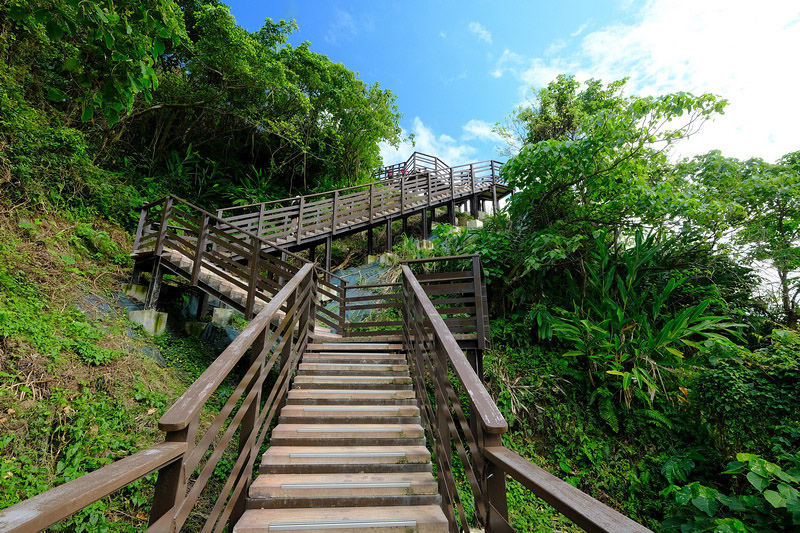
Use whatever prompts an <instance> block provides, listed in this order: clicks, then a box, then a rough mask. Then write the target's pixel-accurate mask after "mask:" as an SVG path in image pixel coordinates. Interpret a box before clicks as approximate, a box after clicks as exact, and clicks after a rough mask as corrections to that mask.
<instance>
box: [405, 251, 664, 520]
mask: <svg viewBox="0 0 800 533" xmlns="http://www.w3.org/2000/svg"><path fill="white" fill-rule="evenodd" d="M402 270H403V297H402V302H403V331H404V333H403V341H404V344H405V346H406V350H407V352H408V354H409V362H410V364H411V367H412V377H413V379H414V387H415V390H416V394H417V399H418V401H419V403H420V412H421V415H422V420H423V424H424V425H425V428H426V434H427V437H428V444H429V446H431V447H432V449H433V455H434V460H435V461H436V465H437V469H436V470H437V472H438V478H439V493H440V494H441V495H442V508H443V510H444V512H445V515H446V516H447V519H448V522H449V524H450V531H452V532H453V533H457V532H465V533H469V532H470V530H471V529H470V527H471V526H470V524H472V525H474V524H476V523H477V524H478V526H479V527H482V528H483V527H485V528H486V530H487V531H490V532H492V533H506V532H511V531H515V530H514V528H513V527H512V526H511V524H510V523H509V516H508V503H507V499H506V490H505V476H506V475H508V476H510V477H512V478H513V479H515V480H517V481H519V482H520V483H522V485H524V486H525V487H527V488H528V489H530V490H531V491H532V492H533V493H534V494H535V495H536V496H538V497H540V498H542V499H543V500H545V501H546V502H548V503H549V504H550V505H552V506H553V507H554V508H555V509H557V510H558V511H559V512H561V513H562V514H564V515H565V516H566V517H567V518H569V519H570V520H572V521H573V522H575V523H576V524H577V525H579V526H580V527H582V528H584V529H586V530H587V531H591V532H601V531H602V532H646V531H649V530H648V529H647V528H645V527H644V526H642V525H640V524H638V523H636V522H634V521H633V520H631V519H630V518H628V517H626V516H624V515H622V514H620V513H618V512H617V511H615V510H613V509H611V508H610V507H608V506H606V505H604V504H603V503H601V502H599V501H597V500H595V499H594V498H592V497H590V496H589V495H587V494H585V493H583V492H581V491H580V490H578V489H577V488H575V487H573V486H572V485H570V484H568V483H566V482H564V481H562V480H560V479H558V478H557V477H555V476H553V475H551V474H549V473H547V472H545V471H544V470H542V469H541V468H539V467H537V466H536V465H534V464H533V463H531V462H530V461H528V460H527V459H525V458H524V457H522V456H521V455H519V454H517V453H516V452H514V451H511V450H509V449H507V448H505V447H504V445H503V442H502V438H501V437H502V435H503V434H504V433H505V432H506V431H507V430H508V425H507V424H506V421H505V420H504V419H503V416H502V414H501V413H500V410H499V409H498V408H497V406H496V405H495V403H494V401H493V400H492V398H491V397H490V396H489V393H488V392H487V390H486V388H485V387H484V385H483V383H482V379H481V377H480V376H478V374H477V373H476V372H475V370H474V368H473V365H472V364H470V361H468V359H467V357H466V356H465V355H464V352H463V351H462V350H461V348H459V346H458V342H457V341H456V339H455V337H454V336H453V334H452V333H451V332H450V330H449V328H448V327H447V325H446V324H445V322H444V320H443V319H442V317H441V316H440V314H439V313H438V312H437V311H436V308H435V307H434V301H432V300H431V299H430V298H429V297H428V295H427V294H426V291H425V290H424V289H423V287H422V285H421V283H420V281H419V280H418V279H417V276H415V275H414V273H413V272H412V270H411V268H410V267H409V266H408V265H403V266H402ZM462 398H466V402H467V404H468V405H467V406H466V408H465V407H464V406H462ZM453 450H455V454H454V453H453ZM459 471H463V472H464V475H465V477H466V482H467V485H468V489H469V492H471V496H472V499H473V501H474V505H473V506H470V505H466V506H465V505H464V501H463V500H462V495H461V494H460V493H459V490H458V487H459V485H458V483H457V480H456V474H455V472H459ZM471 503H473V502H471ZM470 507H472V508H473V509H474V513H475V514H474V517H473V516H469V515H468V512H467V509H469V508H470Z"/></svg>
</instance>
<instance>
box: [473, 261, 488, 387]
mask: <svg viewBox="0 0 800 533" xmlns="http://www.w3.org/2000/svg"><path fill="white" fill-rule="evenodd" d="M472 283H473V284H474V286H475V324H476V327H477V333H478V351H479V352H480V351H481V350H485V349H486V320H485V319H486V316H485V315H484V312H485V310H484V305H485V303H486V302H484V300H483V280H482V277H481V258H480V256H475V257H473V258H472ZM478 357H480V353H479V354H478ZM476 364H477V365H479V366H480V364H481V362H480V360H478V359H477V358H476ZM478 370H479V367H476V368H475V372H478ZM478 377H480V378H481V381H483V374H482V373H478Z"/></svg>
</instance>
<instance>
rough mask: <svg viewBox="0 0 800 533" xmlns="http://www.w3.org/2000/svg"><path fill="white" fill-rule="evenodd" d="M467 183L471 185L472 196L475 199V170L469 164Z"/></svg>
mask: <svg viewBox="0 0 800 533" xmlns="http://www.w3.org/2000/svg"><path fill="white" fill-rule="evenodd" d="M469 181H470V183H471V185H472V196H473V198H474V197H475V170H474V167H473V165H472V163H470V164H469Z"/></svg>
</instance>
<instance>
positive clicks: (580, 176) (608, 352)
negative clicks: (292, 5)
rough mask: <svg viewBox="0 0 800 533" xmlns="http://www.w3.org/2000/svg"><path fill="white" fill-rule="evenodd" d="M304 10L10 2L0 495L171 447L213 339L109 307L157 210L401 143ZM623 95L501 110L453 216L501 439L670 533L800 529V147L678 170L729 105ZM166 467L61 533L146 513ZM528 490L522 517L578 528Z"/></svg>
mask: <svg viewBox="0 0 800 533" xmlns="http://www.w3.org/2000/svg"><path fill="white" fill-rule="evenodd" d="M294 27H295V26H294V23H293V22H287V21H278V22H275V21H272V20H267V21H265V23H264V26H263V27H262V28H261V29H260V30H259V31H256V32H248V31H246V30H244V29H243V28H241V27H240V26H238V25H237V24H236V22H235V20H234V19H233V17H232V16H231V15H230V13H229V10H228V8H227V7H226V6H225V5H223V4H222V3H220V2H215V1H211V2H193V1H177V2H175V1H173V0H145V1H139V2H132V1H122V2H115V3H110V2H105V1H99V0H82V1H80V2H78V1H73V0H47V1H45V0H33V1H29V0H24V1H23V0H0V210H1V211H2V214H0V378H2V380H0V479H2V486H3V490H2V491H0V508H2V507H5V506H7V505H11V504H13V503H14V502H16V501H19V500H21V499H24V498H26V497H29V496H31V495H33V494H37V493H40V492H42V491H44V490H46V489H47V488H49V487H51V486H54V485H56V484H58V483H62V482H65V481H68V480H70V479H74V478H75V477H77V476H79V475H81V474H82V473H84V472H87V471H90V470H92V469H95V468H97V467H99V466H102V465H103V464H107V463H108V462H111V461H113V460H114V459H116V458H119V457H122V456H124V455H127V454H129V453H131V452H132V451H134V450H137V449H141V448H143V447H145V446H147V445H148V444H149V443H151V442H155V441H157V440H159V439H160V438H161V436H160V435H159V434H158V432H157V431H156V420H157V418H158V416H159V415H160V414H161V413H162V412H163V411H164V410H165V409H166V407H168V406H169V405H170V404H171V402H172V401H173V400H174V399H175V398H176V397H177V396H178V395H179V394H180V393H181V391H182V390H184V389H185V387H186V386H187V384H188V383H190V382H191V381H192V380H193V379H194V377H195V376H196V375H197V374H198V373H199V372H200V371H202V368H204V366H205V364H207V362H208V361H209V360H210V358H211V357H212V354H210V353H209V351H208V350H207V349H205V348H204V347H203V346H202V345H200V344H199V343H197V342H193V341H189V340H187V339H185V338H176V337H173V336H168V337H167V338H166V339H165V340H160V341H158V348H159V349H160V350H161V352H162V353H163V354H164V356H165V358H166V360H167V363H169V367H170V368H167V369H163V368H160V367H158V366H157V365H156V364H155V363H154V362H153V361H151V360H150V359H148V358H147V357H145V356H144V355H142V354H141V348H142V345H143V344H148V343H147V342H146V341H144V340H143V339H142V338H141V337H139V336H138V334H137V332H136V331H129V328H130V324H129V323H128V322H127V321H126V319H125V318H124V313H122V311H121V310H119V309H118V308H117V304H116V303H115V302H117V301H118V294H117V290H118V287H119V283H120V282H121V281H123V280H124V279H125V278H126V275H127V273H128V271H129V269H130V263H129V259H128V253H129V250H130V244H131V236H130V232H131V230H132V229H133V224H134V223H135V221H136V220H137V218H138V212H139V207H140V206H141V205H142V204H143V202H145V201H148V200H152V199H155V198H158V197H160V196H161V195H163V194H165V193H167V192H171V193H174V194H176V195H178V196H181V197H183V198H185V199H186V200H189V201H191V202H193V203H196V204H197V205H199V206H201V207H203V208H207V209H214V208H216V207H220V206H228V205H231V204H237V203H238V204H242V203H250V202H257V201H264V200H270V199H276V198H283V197H288V196H292V195H296V194H299V193H303V192H312V191H317V190H326V189H332V188H336V187H341V186H345V185H351V184H355V183H359V182H363V181H365V180H367V179H368V178H369V175H370V172H371V170H372V169H373V168H375V167H376V166H378V165H380V163H381V161H380V158H379V148H378V143H379V142H381V141H385V142H389V143H397V142H399V141H400V133H401V132H400V128H399V126H398V119H399V114H398V110H397V109H396V107H395V105H394V96H393V94H392V93H391V92H390V91H388V90H386V89H383V88H381V87H380V86H379V85H378V84H374V85H369V84H366V83H364V82H363V81H361V80H360V79H359V78H358V76H357V75H356V74H354V73H353V72H351V71H349V70H348V69H347V68H346V67H344V66H343V65H341V64H336V63H333V62H331V61H330V60H329V59H328V58H327V57H325V56H322V55H320V54H316V53H314V52H313V51H311V50H310V48H309V47H308V46H307V45H301V46H298V47H294V46H291V45H289V44H288V43H287V37H288V36H289V35H290V33H291V32H292V31H293V29H294ZM624 88H625V81H624V80H622V81H616V82H611V83H609V84H607V85H604V84H603V83H602V82H600V81H596V80H590V81H589V82H587V83H585V84H580V83H578V82H577V81H576V80H575V79H574V78H573V77H570V76H567V75H564V76H559V77H558V78H557V79H556V80H554V81H553V82H552V83H551V84H550V85H548V86H547V87H545V88H543V89H541V90H539V91H537V93H536V95H535V99H534V100H533V101H532V102H531V103H530V105H526V106H522V107H520V108H519V109H517V110H515V111H514V112H513V114H512V115H511V117H510V118H509V120H508V121H507V124H506V126H505V127H500V126H498V128H497V131H498V133H500V134H501V135H503V136H505V137H506V139H507V140H508V144H509V147H510V148H509V153H510V155H512V157H511V159H510V160H509V162H508V163H507V165H506V166H505V168H504V170H503V173H504V177H505V179H506V180H508V182H509V183H510V185H511V186H513V187H514V188H515V191H516V193H515V194H514V196H513V197H512V198H511V199H510V201H509V203H508V205H507V207H506V209H505V210H504V211H503V212H502V213H500V214H498V215H497V216H495V217H490V218H489V219H488V220H487V224H486V226H485V228H484V230H482V231H471V232H469V233H465V234H462V233H457V232H449V231H441V232H440V233H439V237H438V241H437V244H436V246H437V248H436V249H437V250H439V251H441V253H448V254H456V253H464V252H477V253H480V255H481V257H482V260H483V263H484V267H485V270H486V273H487V278H488V284H489V292H490V302H491V305H492V309H491V315H492V323H491V329H492V335H493V339H494V346H493V349H492V350H490V351H488V352H487V353H486V354H485V362H484V366H485V369H486V378H487V383H488V387H489V389H490V391H491V393H492V395H493V397H494V398H496V401H497V403H498V405H499V407H500V408H501V410H502V412H503V414H504V415H505V416H506V418H507V419H508V421H509V424H510V426H511V432H510V433H509V434H508V435H507V436H506V439H507V442H506V443H507V445H508V446H509V447H511V448H513V449H515V450H518V451H519V452H520V453H522V454H524V455H526V456H527V457H529V458H531V459H532V460H534V461H535V462H536V463H537V464H540V465H542V466H543V467H546V468H548V469H549V470H550V471H552V472H554V473H555V474H557V475H559V476H561V477H563V478H564V479H566V480H568V481H569V482H570V483H572V484H574V485H576V486H578V487H579V488H581V489H582V490H584V491H586V492H587V493H589V494H591V495H593V496H594V497H596V498H598V499H600V500H601V501H604V502H606V503H608V504H609V505H612V506H613V507H615V508H618V509H620V510H621V511H622V512H624V513H626V514H628V515H629V516H632V517H634V518H635V519H637V520H639V521H641V522H642V523H645V524H647V525H648V526H649V527H651V528H654V529H664V530H668V531H682V532H690V531H756V532H761V531H781V530H784V531H791V530H796V529H797V528H798V527H800V499H799V497H798V490H800V455H798V453H797V450H798V449H800V362H799V360H798V354H800V336H798V334H797V331H796V326H797V313H798V311H797V300H798V295H800V285H798V281H797V278H796V273H797V271H798V267H800V247H798V237H800V235H799V234H798V232H800V152H795V153H790V154H786V155H785V156H784V157H782V158H781V159H779V160H778V161H776V162H774V163H770V162H766V161H763V160H761V159H758V158H753V159H750V160H747V161H741V160H737V159H733V158H728V157H725V156H724V155H723V154H721V153H720V152H716V151H715V152H710V153H708V154H705V155H702V156H698V157H695V158H692V159H688V160H683V161H679V162H677V163H675V162H673V161H671V160H670V159H669V157H668V156H669V150H670V148H671V147H672V146H673V145H674V144H675V143H677V142H679V141H680V140H681V139H683V138H685V137H686V136H688V135H691V134H692V133H693V132H695V131H697V129H698V128H699V127H701V126H702V124H703V123H704V122H705V121H707V120H711V119H713V117H714V116H715V115H717V114H719V113H722V112H723V111H724V108H725V106H726V102H725V101H724V100H722V99H720V98H719V97H717V96H714V95H700V96H695V95H691V94H686V93H677V94H671V95H664V96H661V97H648V98H642V97H636V96H628V95H625V94H624V92H623V91H624ZM388 163H391V162H388ZM344 242H356V241H355V240H354V239H352V240H351V241H344ZM401 247H408V248H415V247H412V246H409V245H408V240H407V239H405V240H404V241H403V243H401ZM338 252H339V253H340V255H342V256H343V260H344V261H347V260H354V259H351V257H352V256H351V254H350V251H345V250H341V249H339V250H338ZM752 264H760V265H764V267H763V268H764V269H765V270H769V272H770V276H769V279H774V280H776V283H775V286H774V288H773V289H774V290H768V288H767V287H766V285H765V284H764V282H763V279H764V276H763V274H764V273H763V272H759V271H754V270H752V269H751V268H749V267H748V266H747V265H752ZM98 307H100V308H102V309H103V312H102V313H98V312H96V311H97V308H98ZM151 347H152V346H151ZM152 481H153V480H152V479H151V478H147V479H145V480H143V481H142V482H140V483H137V484H136V485H135V486H133V487H130V488H128V489H125V490H124V491H122V492H121V494H119V495H117V496H115V497H113V498H112V499H108V500H106V501H103V502H98V503H97V504H95V505H94V506H92V507H90V508H89V509H87V510H85V511H84V512H82V513H81V514H80V515H78V516H77V517H75V518H73V519H72V520H71V521H69V522H67V523H65V524H62V525H61V526H59V527H61V528H63V529H66V530H77V531H83V530H86V531H98V530H137V529H141V528H142V527H143V525H144V523H145V521H146V516H147V511H148V508H149V500H148V496H147V495H148V494H149V492H148V490H149V487H150V486H151V484H152ZM509 495H510V499H511V507H512V509H513V510H516V512H517V515H516V516H515V517H514V521H515V524H517V525H519V526H520V529H521V530H529V531H535V530H545V529H548V528H562V527H566V526H562V523H563V518H558V517H554V512H553V511H552V510H551V509H548V508H546V507H545V506H543V505H542V504H541V502H540V501H538V500H535V499H534V498H533V497H532V496H530V494H529V493H527V492H525V491H523V490H522V489H521V487H519V486H517V485H509Z"/></svg>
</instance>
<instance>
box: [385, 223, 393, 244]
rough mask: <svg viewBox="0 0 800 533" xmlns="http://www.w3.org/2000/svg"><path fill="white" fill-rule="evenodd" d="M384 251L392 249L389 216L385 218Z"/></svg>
mask: <svg viewBox="0 0 800 533" xmlns="http://www.w3.org/2000/svg"><path fill="white" fill-rule="evenodd" d="M386 251H387V252H391V251H392V219H391V217H389V218H388V219H387V220H386Z"/></svg>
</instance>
